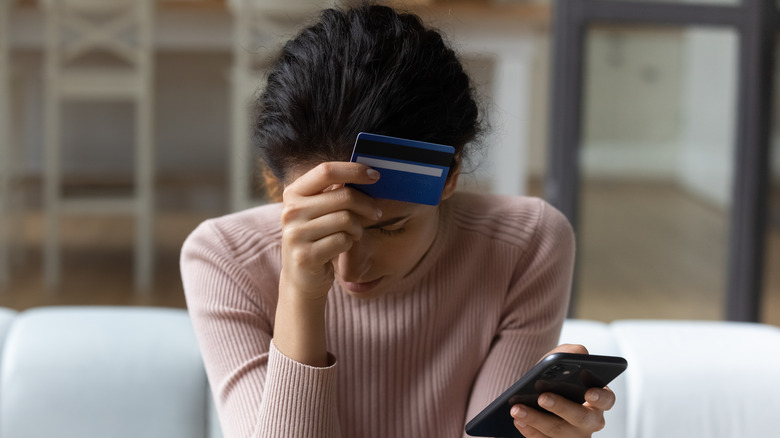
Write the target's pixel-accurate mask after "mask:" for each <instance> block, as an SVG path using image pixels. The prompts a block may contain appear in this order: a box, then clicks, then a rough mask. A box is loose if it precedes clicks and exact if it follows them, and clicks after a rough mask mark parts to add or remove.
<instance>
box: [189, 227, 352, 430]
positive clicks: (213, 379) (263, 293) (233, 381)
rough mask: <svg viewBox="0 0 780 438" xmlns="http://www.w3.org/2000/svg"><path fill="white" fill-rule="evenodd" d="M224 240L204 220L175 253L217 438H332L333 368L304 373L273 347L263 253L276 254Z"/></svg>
mask: <svg viewBox="0 0 780 438" xmlns="http://www.w3.org/2000/svg"><path fill="white" fill-rule="evenodd" d="M242 237H245V236H242ZM236 240H238V239H236ZM229 241H230V239H229V238H227V237H225V233H224V232H223V230H220V229H218V227H217V226H216V225H215V224H214V222H213V221H207V222H205V223H204V224H202V225H201V226H200V227H198V228H197V229H196V230H195V231H194V232H193V233H192V234H191V235H190V236H189V237H188V239H187V241H186V242H185V243H184V246H183V248H182V252H181V274H182V282H183V285H184V291H185V295H186V299H187V307H188V310H189V313H190V317H191V320H192V324H193V327H194V329H195V334H196V337H197V339H198V343H199V346H200V349H201V354H202V356H203V360H204V365H205V368H206V373H207V375H208V378H209V384H210V386H211V389H212V392H213V393H214V395H215V402H216V405H217V412H218V414H219V419H220V423H221V426H222V431H223V434H224V436H225V438H248V437H337V436H338V435H339V432H338V421H337V410H336V408H335V406H336V402H335V400H336V396H335V383H334V382H335V379H336V365H335V364H334V365H332V366H330V367H326V368H314V367H310V366H306V365H304V364H300V363H297V362H295V361H293V360H291V359H289V358H287V357H285V356H284V355H282V354H281V353H280V352H279V351H278V350H277V349H276V348H274V346H273V342H272V329H273V313H274V311H275V305H276V303H275V299H276V298H275V297H276V294H277V290H278V275H277V274H276V272H275V269H274V268H273V267H272V266H270V265H272V264H273V263H271V262H272V261H273V259H274V257H273V254H263V252H271V253H273V252H274V251H278V249H275V248H274V247H272V246H271V247H267V248H262V247H261V248H259V249H258V248H257V246H258V245H247V244H246V243H243V244H240V245H236V248H231V247H230V245H228V243H227V242H229ZM242 248H243V249H242ZM247 251H251V252H252V254H247ZM264 257H265V259H264ZM250 261H253V262H251V269H252V270H251V275H250V273H249V272H248V268H247V264H250ZM264 289H265V290H264ZM331 363H334V361H332V362H331Z"/></svg>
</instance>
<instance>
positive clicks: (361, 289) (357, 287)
mask: <svg viewBox="0 0 780 438" xmlns="http://www.w3.org/2000/svg"><path fill="white" fill-rule="evenodd" d="M382 278H383V277H379V278H377V279H376V280H373V281H368V282H364V283H358V282H351V281H345V282H344V287H345V288H346V289H347V290H349V291H350V292H353V293H357V294H362V293H366V292H368V291H370V290H371V289H374V288H375V287H376V286H377V285H378V284H379V283H380V282H381V281H382Z"/></svg>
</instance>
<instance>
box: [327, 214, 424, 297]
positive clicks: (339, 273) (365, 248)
mask: <svg viewBox="0 0 780 438" xmlns="http://www.w3.org/2000/svg"><path fill="white" fill-rule="evenodd" d="M377 203H378V204H379V206H380V208H381V209H382V218H381V219H380V220H379V221H375V222H373V223H365V224H364V227H363V236H362V237H361V238H360V240H358V241H355V242H354V244H353V245H352V248H351V249H350V250H349V251H347V252H344V253H342V254H340V255H339V256H338V258H336V259H333V261H332V263H333V267H334V269H335V275H336V280H337V281H338V282H339V283H340V284H341V286H342V288H343V290H344V291H345V292H347V293H348V294H350V295H352V296H356V297H361V298H370V297H376V296H379V295H382V294H383V293H384V292H385V291H387V290H388V289H390V288H392V287H393V285H395V284H396V283H398V282H399V281H400V280H401V279H403V278H404V277H405V276H406V275H408V274H409V273H411V272H412V270H414V268H415V267H416V266H417V264H418V263H419V261H420V260H421V259H422V258H423V256H424V255H425V253H426V252H427V251H428V249H429V248H430V247H431V244H432V243H433V239H434V238H435V237H436V231H437V230H438V226H439V208H438V207H433V206H429V205H421V204H412V203H409V202H400V201H390V200H378V201H377Z"/></svg>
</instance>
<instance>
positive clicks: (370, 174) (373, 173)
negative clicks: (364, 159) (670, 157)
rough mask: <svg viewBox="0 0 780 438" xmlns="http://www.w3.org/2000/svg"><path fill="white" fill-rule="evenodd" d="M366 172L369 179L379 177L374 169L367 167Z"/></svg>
mask: <svg viewBox="0 0 780 438" xmlns="http://www.w3.org/2000/svg"><path fill="white" fill-rule="evenodd" d="M366 174H367V175H368V177H369V178H371V179H379V172H378V171H377V170H376V169H371V168H369V169H367V170H366Z"/></svg>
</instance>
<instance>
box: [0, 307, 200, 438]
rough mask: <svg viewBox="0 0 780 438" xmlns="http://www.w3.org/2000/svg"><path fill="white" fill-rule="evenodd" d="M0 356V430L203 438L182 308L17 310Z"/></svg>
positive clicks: (196, 359)
mask: <svg viewBox="0 0 780 438" xmlns="http://www.w3.org/2000/svg"><path fill="white" fill-rule="evenodd" d="M4 356H5V357H4V361H3V364H2V369H1V371H2V375H1V376H0V377H1V379H0V388H2V391H3V398H2V399H1V400H0V418H2V422H0V436H3V437H14V438H25V437H42V436H72V437H80V438H98V437H99V438H104V437H112V438H124V437H127V438H130V437H161V438H162V437H165V438H176V437H181V438H185V437H186V438H197V437H206V436H207V418H206V417H207V416H206V415H204V414H205V412H206V407H207V400H206V394H207V391H206V380H205V373H204V371H203V364H202V361H201V358H200V353H199V350H198V346H197V343H196V341H195V336H194V333H193V331H192V326H191V324H190V321H189V319H188V317H187V313H186V312H185V311H184V310H175V309H150V308H132V307H122V308H119V307H117V308H106V307H56V308H39V309H35V310H30V311H26V312H23V313H21V314H19V316H18V317H17V318H16V320H15V322H14V324H13V326H12V327H11V330H10V332H9V333H8V338H7V342H6V348H5V355H4Z"/></svg>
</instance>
